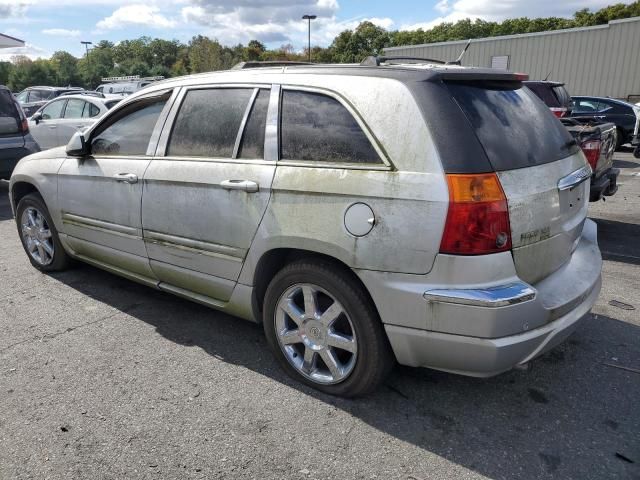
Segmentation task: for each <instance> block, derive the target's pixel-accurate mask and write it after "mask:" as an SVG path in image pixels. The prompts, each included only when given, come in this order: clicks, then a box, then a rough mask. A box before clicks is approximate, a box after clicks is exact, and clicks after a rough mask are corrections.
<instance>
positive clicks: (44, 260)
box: [16, 193, 70, 272]
mask: <svg viewBox="0 0 640 480" xmlns="http://www.w3.org/2000/svg"><path fill="white" fill-rule="evenodd" d="M16 223H17V226H18V234H19V235H20V240H21V241H22V246H23V247H24V250H25V252H26V253H27V256H28V257H29V261H30V262H31V265H33V266H34V267H35V268H37V269H38V270H40V271H43V272H53V271H58V270H64V269H65V268H67V267H68V266H69V263H70V258H69V256H68V255H67V252H65V251H64V248H63V247H62V244H61V243H60V239H59V238H58V231H57V230H56V227H55V225H54V224H53V221H52V220H51V215H50V214H49V210H47V206H46V205H45V204H44V201H43V200H42V197H41V196H40V195H38V194H37V193H30V194H29V195H25V196H24V197H23V198H22V199H21V200H20V202H18V206H17V208H16Z"/></svg>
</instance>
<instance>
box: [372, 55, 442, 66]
mask: <svg viewBox="0 0 640 480" xmlns="http://www.w3.org/2000/svg"><path fill="white" fill-rule="evenodd" d="M394 60H409V61H410V62H413V63H427V62H429V63H438V64H441V65H446V64H447V62H444V61H442V60H436V59H435V58H421V57H382V56H374V55H371V56H369V57H367V58H365V59H364V60H363V61H362V62H360V65H363V66H367V67H379V66H380V64H381V63H386V62H388V61H394Z"/></svg>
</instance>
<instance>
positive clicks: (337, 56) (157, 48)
mask: <svg viewBox="0 0 640 480" xmlns="http://www.w3.org/2000/svg"><path fill="white" fill-rule="evenodd" d="M634 16H640V0H639V1H636V2H633V3H631V4H628V5H625V4H615V5H610V6H608V7H605V8H602V9H600V10H598V11H595V12H591V11H589V10H588V9H586V8H585V9H582V10H579V11H577V12H575V14H574V15H573V17H572V18H558V17H546V18H533V19H530V18H526V17H523V18H513V19H507V20H504V21H502V22H489V21H485V20H480V19H477V20H470V19H465V20H460V21H458V22H455V23H448V22H445V23H441V24H439V25H437V26H435V27H433V28H431V29H427V30H423V29H417V30H404V31H402V30H398V31H388V30H385V29H384V28H382V27H379V26H376V25H374V24H373V23H371V22H362V23H360V25H358V27H357V28H355V29H354V30H345V31H343V32H341V33H340V34H338V36H337V37H336V38H335V39H334V40H333V42H332V43H331V45H329V46H328V47H326V48H323V47H317V46H316V47H312V49H311V57H312V60H313V61H314V62H319V63H353V62H360V61H361V60H362V59H363V58H364V57H366V56H368V55H377V54H379V53H381V52H382V50H383V49H384V48H386V47H392V46H398V45H416V44H422V43H434V42H445V41H453V40H466V39H474V38H484V37H493V36H500V35H512V34H519V33H531V32H541V31H547V30H560V29H565V28H574V27H584V26H592V25H601V24H606V23H607V22H609V21H611V20H616V19H621V18H629V17H634ZM307 55H308V52H307V51H306V49H305V50H304V51H303V52H296V51H295V49H294V47H293V46H292V45H290V44H287V45H282V46H281V47H280V48H277V49H268V48H266V46H265V45H264V44H263V43H261V42H259V41H258V40H251V41H250V42H249V43H248V44H247V45H242V44H238V45H235V46H225V45H222V44H221V43H220V42H218V41H217V40H215V39H211V38H208V37H206V36H202V35H197V36H194V37H193V38H192V39H191V40H190V41H189V42H187V43H186V44H185V43H182V42H179V41H178V40H163V39H159V38H150V37H141V38H138V39H135V40H124V41H121V42H118V43H117V44H114V43H113V42H109V41H107V40H102V41H100V42H99V43H97V44H96V45H95V46H94V48H92V49H91V50H89V52H88V54H87V55H85V56H83V57H82V58H76V57H75V56H73V55H71V54H70V53H68V52H66V51H58V52H55V53H54V54H53V55H52V56H51V58H49V59H38V60H31V59H29V58H28V57H26V56H15V57H13V58H12V61H11V62H0V84H3V85H7V86H8V87H9V88H10V89H11V90H13V91H14V92H17V91H20V90H22V89H24V88H25V87H28V86H32V85H57V86H67V85H73V86H82V87H85V88H95V87H96V86H97V85H98V84H100V83H101V79H102V78H103V77H113V76H126V75H140V76H155V75H162V76H165V77H174V76H179V75H186V74H190V73H201V72H208V71H213V70H224V69H228V68H230V67H232V66H233V65H235V64H236V63H238V62H242V61H256V60H261V61H266V60H291V61H305V60H307Z"/></svg>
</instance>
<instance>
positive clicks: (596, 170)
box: [523, 80, 620, 202]
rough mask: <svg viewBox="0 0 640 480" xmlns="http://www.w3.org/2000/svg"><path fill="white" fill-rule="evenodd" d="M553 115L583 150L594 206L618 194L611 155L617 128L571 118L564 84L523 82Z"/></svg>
mask: <svg viewBox="0 0 640 480" xmlns="http://www.w3.org/2000/svg"><path fill="white" fill-rule="evenodd" d="M523 83H524V85H525V86H527V87H528V88H529V89H530V90H531V91H532V92H533V93H535V94H536V96H537V97H538V98H540V100H542V101H543V102H544V103H545V104H546V105H547V106H548V107H549V108H550V110H551V111H552V112H553V114H554V115H555V116H556V117H557V118H558V119H559V120H560V122H562V124H563V125H564V126H565V127H566V128H567V130H569V132H570V133H571V135H572V136H573V138H574V140H575V141H576V142H577V143H578V145H580V148H582V152H583V153H584V155H585V156H586V157H587V160H588V162H589V165H591V169H592V170H593V174H592V176H591V193H590V196H589V200H590V201H592V202H597V201H598V200H600V199H601V198H602V197H603V196H611V195H613V194H614V193H616V191H617V190H618V184H617V179H618V175H619V173H620V170H619V169H617V168H613V154H614V152H615V150H616V147H617V146H618V131H617V130H616V125H615V124H613V123H610V122H602V121H599V120H597V119H595V118H593V117H571V116H570V115H571V113H572V107H573V104H572V102H571V96H570V95H569V93H568V92H567V90H566V88H565V87H564V84H563V83H560V82H550V81H533V80H531V81H526V82H523Z"/></svg>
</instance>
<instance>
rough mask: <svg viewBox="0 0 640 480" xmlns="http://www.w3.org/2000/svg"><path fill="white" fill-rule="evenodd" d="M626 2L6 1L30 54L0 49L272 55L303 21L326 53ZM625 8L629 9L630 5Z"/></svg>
mask: <svg viewBox="0 0 640 480" xmlns="http://www.w3.org/2000/svg"><path fill="white" fill-rule="evenodd" d="M619 2H620V0H394V1H389V0H368V1H367V0H144V1H142V0H0V33H4V34H6V35H11V36H13V37H17V38H20V39H22V40H24V41H25V42H26V46H25V47H24V48H19V49H4V50H0V60H7V59H9V58H10V57H11V56H13V55H17V54H21V55H28V56H29V57H31V58H47V57H49V56H51V54H52V53H53V52H55V51H57V50H66V51H68V52H70V53H72V54H74V55H76V56H80V55H82V54H83V52H84V46H83V45H81V44H80V41H90V42H94V43H97V42H98V41H100V40H110V41H112V42H114V43H116V42H118V41H120V40H126V39H134V38H138V37H140V36H142V35H147V36H150V37H159V38H164V39H167V40H172V39H177V40H180V41H182V42H185V43H186V42H188V40H189V39H190V38H191V37H193V36H194V35H198V34H201V35H207V36H209V37H211V38H217V39H218V40H219V41H220V42H221V43H223V44H226V45H234V44H237V43H239V42H240V43H247V42H248V41H249V40H251V39H257V40H259V41H261V42H263V43H265V44H266V45H267V46H268V47H270V48H277V47H279V46H280V45H283V44H286V43H291V44H292V45H293V46H294V47H295V48H296V49H297V50H301V49H302V48H303V47H304V46H305V45H306V42H307V24H306V21H303V20H302V19H301V17H302V15H304V14H313V15H317V16H318V18H317V19H316V20H314V21H313V23H312V27H311V28H312V32H311V35H312V44H313V45H321V46H327V45H329V44H330V43H331V41H332V40H333V38H334V37H335V36H336V35H337V34H338V33H340V32H341V31H343V30H346V29H353V28H355V27H356V26H357V25H358V24H359V23H360V22H361V21H363V20H369V21H372V22H373V23H375V24H377V25H379V26H382V27H384V28H386V29H390V30H398V29H416V28H418V27H422V28H423V29H427V28H430V27H432V26H434V25H437V24H438V23H441V22H443V21H453V22H455V21H457V20H460V19H463V18H471V19H475V18H482V19H485V20H494V21H500V20H504V19H506V18H513V17H521V16H528V17H546V16H559V17H571V15H572V14H573V12H575V11H576V10H579V9H581V8H590V9H591V10H597V9H599V8H602V7H604V6H606V5H609V4H612V3H619ZM623 3H630V2H629V1H626V2H625V1H624V0H623Z"/></svg>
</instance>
